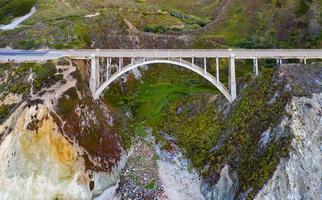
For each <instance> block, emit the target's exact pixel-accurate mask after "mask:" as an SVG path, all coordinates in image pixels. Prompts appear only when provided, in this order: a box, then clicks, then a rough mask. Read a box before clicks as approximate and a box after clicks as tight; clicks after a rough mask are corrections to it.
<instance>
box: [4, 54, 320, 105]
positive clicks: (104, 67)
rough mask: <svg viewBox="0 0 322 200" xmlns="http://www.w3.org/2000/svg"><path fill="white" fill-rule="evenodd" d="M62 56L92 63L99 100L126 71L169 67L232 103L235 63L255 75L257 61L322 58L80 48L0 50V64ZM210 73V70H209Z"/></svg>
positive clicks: (93, 85) (95, 94)
mask: <svg viewBox="0 0 322 200" xmlns="http://www.w3.org/2000/svg"><path fill="white" fill-rule="evenodd" d="M62 57H69V58H73V59H87V60H90V61H91V62H90V63H91V67H90V74H91V75H90V80H89V86H90V90H91V93H92V95H93V98H94V99H98V98H99V97H100V95H101V94H102V92H103V91H104V90H105V89H106V88H108V86H109V85H110V84H111V83H112V82H113V81H115V80H116V79H118V78H119V77H120V76H122V75H123V74H125V73H127V72H128V71H130V70H132V69H134V68H137V67H140V66H146V65H151V64H162V63H163V64H171V65H176V66H180V67H183V68H186V69H189V70H191V71H193V72H195V73H197V74H199V75H200V76H202V77H203V78H205V79H206V80H208V81H209V82H210V83H211V84H212V85H213V86H214V87H216V88H218V90H219V91H220V92H221V93H222V94H223V95H224V96H225V97H226V98H227V100H228V101H229V102H233V101H234V100H235V99H236V98H237V90H236V72H235V67H236V66H235V60H237V59H238V60H244V59H251V60H253V71H254V74H255V75H258V60H259V59H275V60H276V62H277V65H280V64H283V61H284V60H288V59H298V60H300V61H301V62H303V63H304V64H306V63H307V60H308V59H322V49H213V50H211V49H202V50H197V49H185V50H183V49H173V50H169V49H105V50H104V49H80V50H73V49H70V50H46V51H43V50H34V51H25V50H13V49H0V62H34V61H46V60H53V59H57V58H62ZM211 59H214V60H215V69H216V70H215V72H210V70H209V68H210V65H209V60H211ZM220 59H228V60H229V67H228V69H229V70H228V71H229V73H228V80H229V81H228V87H226V86H225V85H224V84H223V83H222V82H220V73H219V63H220V62H219V60H220ZM212 71H213V70H212Z"/></svg>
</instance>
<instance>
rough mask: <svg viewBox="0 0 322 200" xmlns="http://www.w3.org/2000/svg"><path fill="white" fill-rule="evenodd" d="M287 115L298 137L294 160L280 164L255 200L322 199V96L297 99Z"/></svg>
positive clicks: (294, 145)
mask: <svg viewBox="0 0 322 200" xmlns="http://www.w3.org/2000/svg"><path fill="white" fill-rule="evenodd" d="M308 105H309V106H308ZM287 112H288V113H289V114H290V115H291V116H292V120H291V123H290V124H289V125H290V128H291V131H292V133H293V134H294V136H295V137H294V139H293V140H292V150H291V152H290V157H289V158H288V159H282V160H281V161H280V163H279V165H278V167H277V170H276V171H275V173H274V175H273V177H272V178H271V179H270V180H269V181H268V183H267V184H266V185H265V186H264V187H263V188H262V190H261V191H260V192H259V193H258V194H257V196H256V198H255V199H258V200H259V199H267V200H268V199H270V200H271V199H321V198H322V192H321V188H322V183H321V179H322V170H321V166H322V154H321V139H322V115H321V113H322V93H320V94H313V96H312V97H311V98H307V97H295V98H293V100H292V102H291V103H290V104H289V105H288V107H287Z"/></svg>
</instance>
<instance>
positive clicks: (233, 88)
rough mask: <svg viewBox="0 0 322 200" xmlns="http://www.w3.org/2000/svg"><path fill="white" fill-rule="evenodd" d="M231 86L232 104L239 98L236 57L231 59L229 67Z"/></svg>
mask: <svg viewBox="0 0 322 200" xmlns="http://www.w3.org/2000/svg"><path fill="white" fill-rule="evenodd" d="M229 85H230V87H229V88H230V93H231V94H230V95H231V102H233V101H235V100H236V98H237V87H236V73H235V57H233V56H232V57H231V58H230V66H229Z"/></svg>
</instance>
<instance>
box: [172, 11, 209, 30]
mask: <svg viewBox="0 0 322 200" xmlns="http://www.w3.org/2000/svg"><path fill="white" fill-rule="evenodd" d="M170 15H171V16H173V17H176V18H179V19H181V20H182V21H183V22H184V23H185V24H186V25H188V26H189V27H190V28H192V29H196V28H200V27H204V26H206V25H207V24H208V23H209V22H210V20H209V19H206V18H201V17H197V16H194V15H186V14H183V13H181V12H179V11H176V10H172V11H170Z"/></svg>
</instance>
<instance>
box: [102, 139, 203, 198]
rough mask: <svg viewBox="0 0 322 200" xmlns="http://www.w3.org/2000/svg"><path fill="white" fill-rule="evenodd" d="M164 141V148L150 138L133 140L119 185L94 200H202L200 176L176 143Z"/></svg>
mask: <svg viewBox="0 0 322 200" xmlns="http://www.w3.org/2000/svg"><path fill="white" fill-rule="evenodd" d="M163 137H164V138H165V139H166V141H167V142H168V143H167V145H166V147H165V146H162V145H160V144H159V143H156V142H155V138H154V137H153V136H152V135H151V134H149V135H148V136H146V137H144V138H143V137H138V138H136V139H134V142H133V144H134V145H133V147H132V148H131V150H130V152H129V159H128V162H127V164H126V166H125V168H124V169H123V171H122V173H121V174H120V179H119V181H118V184H117V185H116V186H114V187H112V188H109V189H107V192H105V195H104V193H103V195H101V196H100V197H98V198H96V200H106V199H122V200H123V199H149V200H150V199H151V200H152V199H161V200H185V199H194V200H203V199H204V197H203V196H202V194H201V192H200V185H201V180H200V178H199V174H198V173H197V172H196V171H195V170H194V169H193V167H192V166H191V163H190V161H189V160H188V159H187V158H186V157H185V156H184V155H183V154H182V150H181V149H180V148H179V147H178V146H177V145H176V144H175V140H174V139H173V138H171V137H169V136H168V135H163ZM111 190H114V191H112V192H111Z"/></svg>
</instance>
